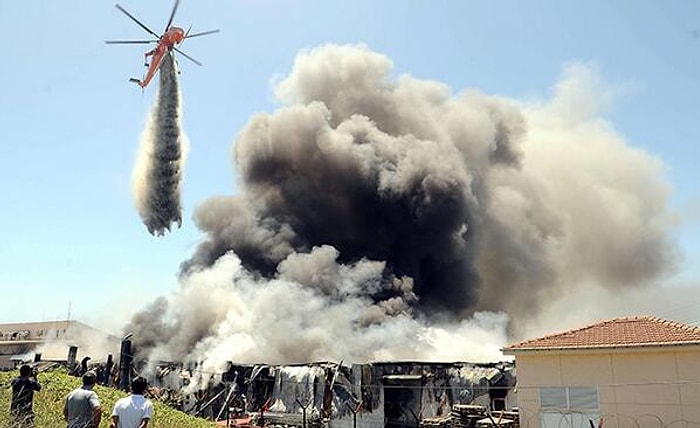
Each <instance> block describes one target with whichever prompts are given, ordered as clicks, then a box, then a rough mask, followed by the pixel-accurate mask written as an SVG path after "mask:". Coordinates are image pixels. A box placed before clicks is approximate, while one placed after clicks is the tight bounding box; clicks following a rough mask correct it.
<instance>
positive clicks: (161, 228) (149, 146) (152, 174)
mask: <svg viewBox="0 0 700 428" xmlns="http://www.w3.org/2000/svg"><path fill="white" fill-rule="evenodd" d="M181 122H182V109H181V101H180V88H179V83H178V78H177V69H176V65H175V61H174V59H173V57H172V55H165V57H164V59H163V63H162V65H161V67H160V86H159V87H158V94H157V96H156V100H155V102H154V104H153V108H152V110H151V114H150V117H149V119H148V123H147V124H146V129H145V130H144V132H143V135H142V137H141V144H140V148H139V153H138V156H137V159H136V164H135V166H134V173H133V184H134V186H133V189H134V201H135V204H136V209H137V211H138V213H139V215H140V216H141V220H142V221H143V223H144V225H145V226H146V228H147V229H148V231H149V232H150V233H151V234H153V235H156V234H157V235H161V236H162V235H164V234H165V232H166V231H170V228H171V226H172V225H173V223H177V225H178V227H180V226H181V225H182V207H181V205H180V184H181V178H182V169H183V167H184V151H185V135H184V132H183V131H182V124H181Z"/></svg>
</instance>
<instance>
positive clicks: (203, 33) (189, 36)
mask: <svg viewBox="0 0 700 428" xmlns="http://www.w3.org/2000/svg"><path fill="white" fill-rule="evenodd" d="M219 31H221V30H209V31H202V32H201V33H194V34H189V35H187V36H185V38H186V39H191V38H192V37H199V36H206V35H208V34H214V33H218V32H219Z"/></svg>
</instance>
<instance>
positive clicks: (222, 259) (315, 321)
mask: <svg viewBox="0 0 700 428" xmlns="http://www.w3.org/2000/svg"><path fill="white" fill-rule="evenodd" d="M599 94H606V91H605V88H604V87H603V86H602V85H601V84H600V83H599V81H598V79H597V76H595V73H593V72H592V71H591V70H590V69H588V68H586V67H584V66H581V65H572V66H570V67H568V68H567V69H566V71H565V73H564V76H563V78H562V80H561V81H560V82H559V83H558V84H557V85H556V86H555V88H554V90H553V95H552V97H551V99H548V100H543V101H538V102H531V103H523V102H520V101H517V100H509V99H507V98H504V97H497V96H489V95H486V94H483V93H481V92H479V91H475V90H465V91H462V92H460V93H457V94H455V93H453V92H452V90H451V89H450V88H449V87H447V86H446V85H444V84H442V83H440V82H435V81H428V80H421V79H417V78H414V77H411V76H406V75H404V76H400V77H398V78H395V77H394V75H393V70H392V63H391V61H390V59H389V58H388V57H386V56H385V55H382V54H379V53H376V52H373V51H371V50H370V49H368V48H367V47H364V46H356V45H347V46H337V45H325V46H321V47H318V48H316V49H313V50H310V51H305V52H302V53H301V54H300V55H299V56H298V57H297V58H296V60H295V63H294V66H293V68H292V70H291V72H290V73H289V75H288V76H287V77H285V78H284V79H282V80H281V81H279V83H278V84H277V87H276V90H275V95H276V96H277V98H278V99H279V101H280V103H281V104H282V105H281V107H280V108H279V109H278V110H277V111H275V112H273V113H259V114H256V115H254V116H252V117H251V118H250V120H249V121H248V123H247V124H246V125H245V126H244V127H243V129H242V130H241V131H240V132H239V134H238V136H237V138H236V142H235V146H234V148H233V158H234V162H235V163H236V167H237V171H238V172H239V173H240V178H241V181H240V186H239V188H238V190H239V192H238V193H237V194H235V195H224V196H216V197H212V198H210V199H208V200H206V201H204V202H203V203H202V204H200V205H199V206H198V207H197V209H196V211H195V214H194V221H195V223H196V225H197V227H199V229H200V230H201V231H202V232H203V234H204V238H203V240H202V242H200V244H199V246H198V247H197V249H196V251H195V252H194V254H193V255H192V256H191V257H190V258H189V259H188V260H186V261H185V262H184V263H183V264H182V266H181V270H180V287H179V288H178V290H177V291H176V292H174V293H173V294H172V295H170V296H168V297H163V298H160V299H158V300H156V301H155V302H153V303H152V304H150V305H149V306H148V307H147V308H145V309H144V310H143V311H141V312H140V313H138V314H137V315H136V316H135V317H134V318H133V319H132V320H131V322H130V323H129V325H128V326H127V327H126V329H125V330H126V331H128V332H132V333H133V341H134V345H135V349H137V350H138V353H139V355H138V358H140V359H147V360H151V361H156V360H168V361H182V362H186V363H188V364H190V363H192V364H196V365H197V367H198V370H199V372H198V373H193V377H192V379H191V382H192V385H193V388H194V390H197V389H199V390H203V386H206V385H209V384H210V383H211V382H212V379H215V376H214V374H215V373H222V372H224V371H226V370H227V367H228V364H229V363H228V362H229V361H237V362H240V363H241V364H251V365H255V364H258V363H259V362H261V361H266V362H269V363H270V364H272V365H274V366H275V367H276V366H279V367H282V366H289V365H291V364H298V363H304V362H308V361H341V360H343V361H346V362H347V363H348V364H351V367H352V369H351V370H350V371H348V372H347V382H348V388H349V389H348V391H351V392H352V394H350V393H348V394H347V396H348V397H353V399H354V400H359V401H352V400H350V402H352V403H357V402H361V403H366V402H365V401H363V400H364V396H363V393H364V391H363V390H362V385H363V383H362V382H360V381H358V379H360V380H362V379H364V377H363V376H364V375H361V373H363V372H362V370H361V369H359V368H357V369H356V368H355V367H356V366H355V364H359V366H357V367H363V365H366V364H369V363H368V362H371V361H474V362H477V363H490V362H493V361H500V360H501V359H502V353H501V350H500V349H501V347H502V346H503V345H504V344H506V343H507V342H508V341H509V340H512V339H513V338H516V337H518V334H519V330H520V329H521V328H522V327H523V326H524V325H527V323H528V322H529V321H531V320H532V319H534V318H536V317H537V315H538V313H539V312H540V310H541V308H542V306H543V305H544V304H545V303H544V302H549V301H553V300H556V299H557V298H558V297H559V296H562V295H566V294H567V293H570V292H572V291H574V290H579V289H586V288H588V287H598V288H602V289H604V290H613V291H616V290H624V289H633V288H635V287H638V286H642V285H647V284H650V283H653V281H654V280H655V279H657V278H659V277H660V276H662V275H664V274H666V273H667V272H669V270H670V267H672V266H673V264H674V263H673V262H674V260H675V255H676V253H675V247H674V243H673V241H672V238H671V236H672V234H671V230H672V229H671V225H672V215H671V213H670V211H669V208H668V202H667V199H668V193H669V186H668V184H667V183H666V181H665V180H664V178H663V172H662V171H663V166H662V164H661V162H660V161H659V160H658V159H656V158H654V157H653V156H651V155H649V154H647V153H646V152H644V151H642V150H640V149H637V148H634V147H632V146H630V145H629V144H628V143H627V142H626V141H625V139H624V138H623V137H622V136H621V135H619V134H618V133H617V132H616V131H615V130H614V129H613V127H612V126H611V125H610V124H609V123H608V122H607V121H606V120H605V119H604V118H603V117H601V115H600V114H599V108H600V105H601V104H602V103H603V102H604V101H606V99H603V100H601V99H599V98H598V95H599ZM603 98H605V97H603ZM380 366H381V365H376V364H371V365H370V367H372V369H368V370H369V372H370V373H375V372H373V371H372V370H377V367H380ZM396 366H397V367H399V366H401V364H396ZM270 367H272V366H270ZM381 367H385V366H381ZM418 367H423V366H421V365H420V364H418ZM436 367H438V366H436ZM440 367H442V366H440ZM445 367H446V366H445ZM445 367H442V368H440V369H439V370H438V371H440V370H443V369H444V370H445V371H449V370H448V369H447V368H445ZM452 369H454V370H456V369H455V368H454V367H452ZM309 370H310V369H309ZM315 370H318V371H319V373H320V372H324V373H325V370H327V369H324V368H323V367H319V368H316V369H315ZM340 372H342V373H345V372H344V371H343V370H340ZM261 373H263V372H261ZM281 373H286V372H284V371H282V372H281ZM258 376H260V374H259V375H258ZM270 376H271V375H270ZM275 376H277V374H275ZM280 376H282V375H280ZM309 376H310V375H309ZM314 376H316V375H314ZM318 376H320V375H318ZM324 376H326V377H325V378H324V379H327V375H324ZM344 376H345V375H344ZM377 376H379V377H377ZM392 376H394V377H392ZM263 377H264V376H263ZM447 377H449V376H447ZM370 378H371V379H372V380H371V382H370V383H371V384H373V385H375V386H377V385H381V391H383V392H380V391H373V390H372V389H371V388H369V389H368V391H370V392H373V394H372V400H378V398H377V397H380V396H381V399H382V400H384V401H383V403H384V405H380V404H377V403H379V402H380V401H368V402H367V403H370V404H371V406H374V405H377V406H379V407H375V408H374V409H375V411H376V409H379V408H381V409H384V410H382V412H384V413H383V415H384V416H383V417H386V416H387V414H389V415H397V417H398V413H392V412H393V410H387V407H386V403H388V402H393V401H396V400H398V401H399V402H403V401H401V400H402V398H400V397H401V396H403V395H404V392H405V391H410V390H411V388H412V386H411V385H414V386H415V385H417V384H421V385H427V383H425V382H427V381H426V378H425V374H424V373H423V372H422V371H421V370H418V372H416V373H413V372H411V371H407V372H404V373H389V372H381V375H379V374H376V376H375V377H372V376H370ZM444 378H445V377H441V378H439V379H444ZM252 379H258V377H257V376H253V377H252ZM314 379H316V377H314ZM435 379H438V378H435ZM324 382H326V383H327V381H324ZM333 385H340V383H337V384H336V383H335V382H333ZM393 387H396V388H393ZM431 388H432V387H431ZM448 389H449V388H448ZM338 391H340V390H338ZM399 391H404V392H399ZM450 391H452V389H450ZM465 391H470V390H469V389H468V388H467V389H465ZM316 392H318V391H316ZM375 393H376V394H375ZM465 394H466V392H465ZM340 395H342V393H340V392H339V396H340ZM406 395H408V394H406ZM444 396H445V397H448V398H449V401H450V403H454V395H452V396H448V395H447V394H444ZM480 396H483V394H482V395H480ZM311 397H312V396H311V395H309V397H308V398H309V399H311ZM313 397H316V395H313ZM324 397H325V395H324ZM421 397H423V396H421ZM440 397H443V395H440ZM252 398H253V397H252V396H251V398H250V399H252ZM407 399H408V400H409V401H411V400H412V401H411V402H419V401H420V402H421V403H423V401H422V400H423V398H421V399H420V400H418V399H416V398H415V397H413V398H411V397H409V398H407ZM446 400H447V398H446ZM280 402H284V400H282V401H279V400H277V401H275V403H278V404H279V403H280ZM275 403H272V404H275ZM364 405H365V404H363V406H364ZM371 406H370V407H371ZM292 407H293V405H292ZM342 407H343V406H342V405H340V404H339V405H338V406H337V409H336V410H332V407H331V408H330V409H331V413H332V412H333V411H337V412H340V413H342V415H340V414H339V416H342V417H340V418H339V419H341V420H343V418H349V417H350V415H349V414H347V413H343V412H346V410H344V409H341V408H342ZM347 407H348V406H345V408H347ZM409 407H410V406H409ZM410 408H411V409H413V410H414V411H415V409H416V407H410ZM435 408H436V409H437V407H435ZM328 409H329V408H328V407H327V406H326V407H324V406H320V405H319V407H318V412H319V413H322V412H324V411H327V410H328ZM419 409H420V410H423V411H427V410H426V409H427V407H423V408H420V406H419ZM436 412H437V410H436ZM409 413H410V412H409ZM435 414H437V413H435ZM401 415H404V416H401V417H407V416H405V415H406V413H405V412H404V413H401ZM368 417H369V416H368ZM391 417H393V416H391Z"/></svg>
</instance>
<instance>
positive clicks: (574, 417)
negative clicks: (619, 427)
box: [539, 386, 600, 428]
mask: <svg viewBox="0 0 700 428" xmlns="http://www.w3.org/2000/svg"><path fill="white" fill-rule="evenodd" d="M539 398H540V421H541V426H542V428H596V427H597V426H598V420H599V418H600V410H599V405H598V387H595V386H543V387H540V388H539Z"/></svg>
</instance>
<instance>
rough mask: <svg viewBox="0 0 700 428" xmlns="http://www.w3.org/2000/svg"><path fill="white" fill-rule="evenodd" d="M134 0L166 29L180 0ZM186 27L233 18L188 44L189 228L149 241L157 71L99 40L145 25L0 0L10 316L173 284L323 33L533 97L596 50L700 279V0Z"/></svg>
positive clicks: (427, 10)
mask: <svg viewBox="0 0 700 428" xmlns="http://www.w3.org/2000/svg"><path fill="white" fill-rule="evenodd" d="M120 4H121V5H122V6H124V7H125V8H126V9H128V10H129V11H130V12H131V13H132V14H134V15H136V16H137V17H138V18H139V19H141V20H142V21H143V22H144V23H146V24H147V25H149V26H151V27H152V28H153V29H154V30H155V31H160V30H161V29H162V27H163V26H164V25H165V21H166V20H167V16H168V13H169V11H170V8H171V6H172V2H171V1H169V0H167V1H166V0H157V1H155V0H153V1H136V0H131V1H127V0H124V1H122V2H121V3H120ZM175 24H178V25H180V26H183V27H188V26H189V25H190V24H193V31H204V30H209V29H213V28H220V29H221V33H219V34H216V35H212V36H208V37H206V38H201V39H193V40H190V41H188V42H187V43H185V45H184V46H183V47H182V49H183V50H184V51H186V52H187V53H188V54H190V55H191V56H193V57H195V58H196V59H198V60H199V61H201V62H203V63H204V64H205V66H204V67H198V66H196V65H194V64H191V63H189V62H187V61H185V60H181V68H182V75H181V88H182V91H183V107H184V128H185V132H186V133H187V136H188V138H189V140H190V142H191V147H190V151H189V155H188V158H187V163H186V167H185V176H184V185H183V206H184V213H183V214H184V215H183V219H184V224H183V227H182V228H181V229H179V230H175V231H173V232H172V233H171V234H168V235H166V236H164V237H161V238H155V237H153V236H151V235H149V234H148V232H147V231H146V229H145V227H144V226H143V224H142V223H141V221H140V219H139V217H138V214H137V213H136V210H135V209H134V206H133V203H132V195H131V170H132V167H133V163H134V157H135V153H136V149H137V147H138V141H139V136H140V133H141V132H142V130H143V127H144V124H145V120H146V115H147V113H148V111H149V109H150V105H151V102H152V100H153V96H154V93H155V86H153V87H150V88H149V89H147V90H146V91H145V93H143V94H142V93H141V91H140V90H139V89H138V88H137V87H136V86H135V85H133V84H129V83H128V82H127V79H128V78H129V77H132V76H136V77H138V76H139V75H140V74H141V72H142V62H143V57H142V55H143V51H144V49H143V47H142V46H107V45H105V44H104V40H105V39H127V38H137V39H138V38H144V36H146V37H147V35H146V33H144V32H143V31H142V30H141V29H140V28H139V27H138V26H136V25H135V24H134V23H133V22H131V21H130V20H129V19H128V18H126V17H125V16H124V15H122V14H120V13H119V12H118V11H117V10H116V9H115V8H114V7H113V2H111V1H102V0H100V1H74V0H73V1H71V0H67V1H62V2H39V1H15V2H11V1H5V0H0V27H1V28H2V29H3V33H4V43H3V48H2V63H3V66H2V67H0V82H1V83H0V88H1V89H0V132H1V133H2V141H1V142H0V194H1V195H2V196H3V198H2V200H3V203H2V209H0V230H1V231H2V233H1V236H2V245H1V246H0V285H1V286H2V289H3V290H4V291H5V293H6V294H5V296H6V297H4V298H3V299H2V300H1V302H0V322H14V321H33V320H54V319H62V318H65V317H66V316H67V314H68V310H69V306H70V311H71V317H72V318H78V319H95V318H98V317H103V316H105V315H108V316H110V315H112V314H114V317H115V318H117V317H118V314H121V313H124V311H127V312H128V311H129V310H135V309H139V308H141V307H142V306H143V305H144V304H145V303H146V302H148V301H150V300H151V299H152V298H154V297H155V296H158V295H162V294H166V293H168V292H169V291H171V290H173V289H174V288H176V287H177V279H176V274H177V271H178V267H179V264H180V263H181V262H182V261H183V260H185V259H186V258H187V257H188V256H189V255H190V254H191V253H192V252H193V251H194V248H195V246H196V244H197V242H198V241H199V240H200V239H201V234H200V233H199V232H198V231H197V230H196V228H195V227H194V225H193V224H192V221H191V220H190V219H191V215H192V212H193V209H194V208H195V207H196V206H197V204H199V203H200V202H202V201H203V200H205V199H206V198H208V197H210V196H214V195H219V194H231V193H235V192H236V181H237V177H236V171H235V166H234V165H233V163H232V161H231V155H230V154H231V148H232V143H233V141H234V139H235V137H236V134H237V133H238V132H239V131H240V130H241V128H242V127H243V125H244V124H245V123H246V122H247V120H248V119H249V118H250V116H251V115H252V114H254V113H256V112H259V111H273V110H274V109H275V108H276V107H277V104H276V102H275V100H274V97H273V90H272V87H273V86H272V82H273V81H274V79H275V78H276V77H278V76H283V75H285V74H286V73H288V72H289V70H290V69H291V67H292V64H293V61H294V57H295V55H296V54H297V53H298V52H299V51H300V50H302V49H310V48H313V47H316V46H318V45H321V44H323V43H339V44H343V43H364V44H366V45H367V46H368V47H369V48H371V49H372V50H375V51H377V52H380V53H383V54H386V55H387V56H388V57H389V58H391V59H392V60H393V62H394V72H395V73H396V74H397V75H398V74H411V75H413V76H415V77H418V78H424V79H433V80H437V81H440V82H444V83H446V84H447V85H449V86H450V87H451V88H453V90H454V91H455V92H457V91H460V90H462V89H467V88H476V89H479V90H482V91H484V92H486V93H489V94H495V95H503V96H507V97H509V98H515V99H522V100H527V99H536V98H545V97H547V96H548V95H549V94H550V93H551V92H550V91H551V87H552V86H553V85H554V84H555V83H556V82H557V79H558V77H559V75H560V73H561V71H562V67H563V66H564V65H566V64H569V63H571V62H583V63H586V64H590V65H591V66H592V67H594V68H595V69H596V70H597V71H598V73H599V74H600V76H601V78H602V79H603V80H604V81H605V82H607V83H608V84H609V85H611V86H613V87H618V88H624V90H621V91H619V95H618V96H617V97H616V99H615V101H614V103H613V104H612V106H611V107H610V109H609V110H608V111H607V112H606V115H605V116H606V118H607V119H608V120H609V121H610V122H611V123H612V125H613V126H614V127H615V129H616V130H617V131H618V132H619V133H621V134H622V135H623V136H625V138H626V139H627V140H628V141H629V143H630V144H631V145H633V146H635V147H639V148H642V149H644V150H646V151H648V152H649V153H651V154H653V155H654V156H657V157H659V158H660V159H661V160H662V161H663V162H664V163H665V165H666V167H667V179H668V181H669V182H670V183H671V184H672V187H673V195H672V201H671V204H672V207H673V209H674V210H675V211H676V212H677V213H678V214H679V227H678V233H677V234H678V240H679V243H680V248H681V250H682V252H683V261H682V265H681V266H680V267H679V272H678V275H677V276H676V277H674V278H670V279H669V280H668V281H669V283H686V284H694V285H696V286H698V287H700V281H698V279H699V277H700V269H698V268H697V265H698V262H700V245H698V242H699V239H700V226H699V224H698V219H699V217H700V192H699V191H698V188H697V186H696V183H697V178H698V172H697V168H696V166H695V164H696V162H697V159H700V145H699V144H698V142H700V127H698V126H697V121H698V118H700V104H699V103H698V102H697V100H698V98H699V96H700V3H697V2H691V1H667V2H658V1H646V0H645V1H638V0H634V1H593V2H574V1H482V2H474V1H405V0H401V1H400V0H386V1H375V0H371V1H370V0H360V1H354V2H333V1H332V2H321V1H291V0H285V1H265V0H261V1H251V0H246V1H227V2H223V1H213V0H198V1H194V0H183V2H182V4H181V7H180V10H179V12H178V15H177V17H176V19H175ZM695 308H696V309H698V307H697V306H696V307H695ZM698 318H700V317H698Z"/></svg>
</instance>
